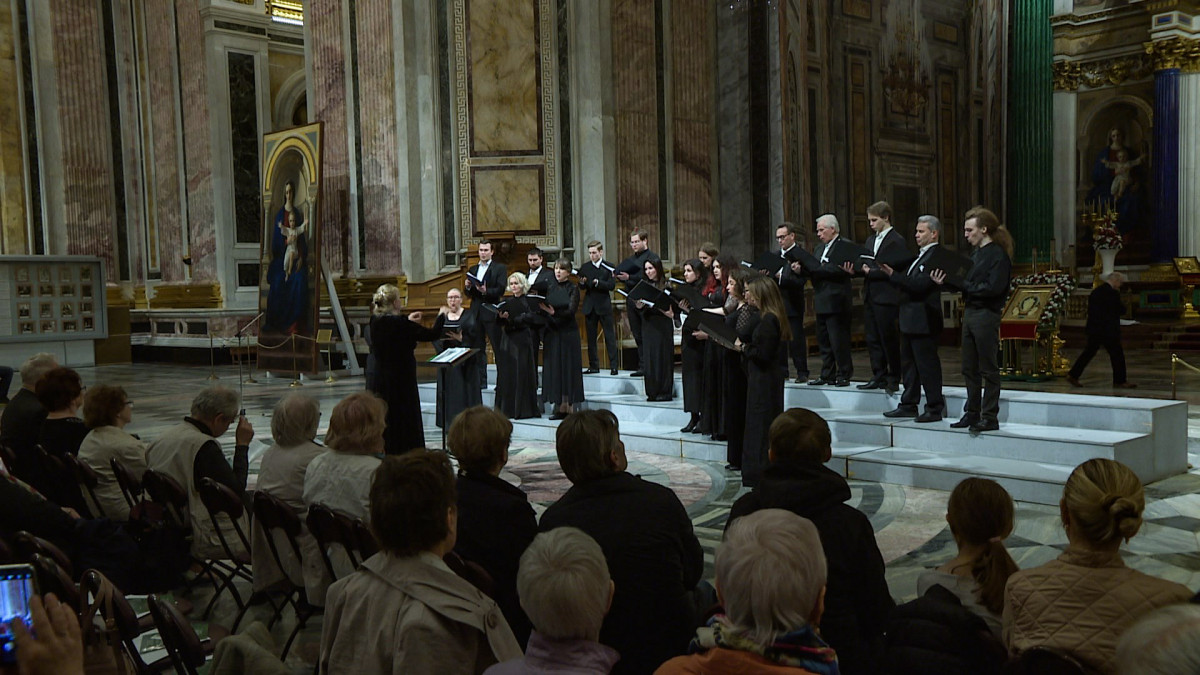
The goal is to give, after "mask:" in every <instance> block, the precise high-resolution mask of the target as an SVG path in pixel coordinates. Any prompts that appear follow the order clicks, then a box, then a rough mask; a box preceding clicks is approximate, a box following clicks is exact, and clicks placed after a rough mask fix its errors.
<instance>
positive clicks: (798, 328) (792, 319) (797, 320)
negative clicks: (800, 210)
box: [775, 222, 808, 384]
mask: <svg viewBox="0 0 1200 675" xmlns="http://www.w3.org/2000/svg"><path fill="white" fill-rule="evenodd" d="M796 229H797V228H796V226H795V225H794V224H792V223H788V222H784V223H780V225H779V227H777V228H775V241H777V242H779V255H780V256H781V257H783V258H784V259H785V260H786V259H787V254H788V251H791V250H792V247H794V246H796ZM775 281H776V282H778V283H779V294H780V295H782V296H783V307H784V309H786V310H787V318H788V324H789V325H790V326H791V329H792V341H791V342H789V343H787V350H788V352H789V353H791V355H792V365H794V366H795V367H796V384H802V383H804V381H805V380H807V379H808V340H807V339H806V338H805V335H804V286H805V284H806V283H808V280H807V279H806V278H805V277H804V275H803V274H802V273H800V272H796V271H795V270H793V269H792V268H791V266H790V265H788V264H787V263H784V265H783V267H781V268H779V272H778V273H776V275H775ZM787 369H788V367H787V361H786V360H785V361H784V363H783V379H785V380H786V379H787V377H788V372H787Z"/></svg>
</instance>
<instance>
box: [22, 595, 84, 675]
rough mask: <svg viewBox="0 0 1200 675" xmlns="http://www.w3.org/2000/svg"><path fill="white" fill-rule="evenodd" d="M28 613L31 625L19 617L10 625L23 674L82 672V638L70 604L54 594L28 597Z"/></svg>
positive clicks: (79, 673) (40, 674)
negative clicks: (61, 600) (27, 624)
mask: <svg viewBox="0 0 1200 675" xmlns="http://www.w3.org/2000/svg"><path fill="white" fill-rule="evenodd" d="M29 615H30V618H31V619H33V622H32V624H31V625H30V626H26V625H25V622H24V621H23V620H22V619H19V618H18V619H17V620H15V621H13V622H12V623H11V624H9V626H10V628H11V630H12V632H13V638H14V639H15V641H16V647H17V666H18V667H19V668H20V671H21V675H83V673H84V667H83V666H84V663H83V638H82V636H81V635H80V630H79V621H78V620H77V619H76V617H75V613H74V612H73V611H72V610H71V607H70V606H68V605H67V604H66V603H62V602H59V601H58V598H56V597H54V594H53V593H47V594H46V599H45V600H44V601H43V600H42V597H41V596H38V595H35V596H33V597H31V598H30V599H29Z"/></svg>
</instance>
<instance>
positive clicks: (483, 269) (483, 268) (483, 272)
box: [475, 260, 492, 281]
mask: <svg viewBox="0 0 1200 675" xmlns="http://www.w3.org/2000/svg"><path fill="white" fill-rule="evenodd" d="M491 264H492V261H490V260H489V261H487V262H483V261H480V262H479V267H477V268H475V276H476V277H478V278H479V280H480V281H483V278H484V277H485V276H487V271H488V266H490V265H491Z"/></svg>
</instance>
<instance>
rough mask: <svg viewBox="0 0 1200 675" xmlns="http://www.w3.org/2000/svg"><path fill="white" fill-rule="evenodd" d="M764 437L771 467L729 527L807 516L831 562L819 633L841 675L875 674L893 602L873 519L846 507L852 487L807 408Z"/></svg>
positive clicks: (825, 429)
mask: <svg viewBox="0 0 1200 675" xmlns="http://www.w3.org/2000/svg"><path fill="white" fill-rule="evenodd" d="M768 434H769V441H770V450H769V451H768V459H769V460H770V464H769V465H768V466H767V468H766V469H765V470H764V471H763V477H762V484H761V485H760V486H759V487H758V488H756V489H755V490H754V491H753V492H751V493H749V494H746V495H743V496H742V497H741V498H740V499H738V500H737V501H736V502H734V505H733V508H732V509H731V510H730V512H729V521H728V523H730V524H731V523H733V522H734V520H735V519H736V518H738V517H741V516H744V515H746V514H750V513H754V512H756V511H758V510H760V509H786V510H788V511H791V512H793V513H795V514H797V515H799V516H802V517H804V518H808V519H810V520H811V521H812V522H813V524H814V525H815V526H816V528H817V531H818V532H819V533H820V535H821V544H822V546H823V548H824V553H825V556H826V558H828V560H829V588H828V592H827V594H826V596H825V613H824V619H823V621H822V623H821V635H822V636H823V637H824V638H825V639H826V640H827V641H828V642H829V644H830V645H832V646H833V648H834V649H836V650H837V653H838V661H839V664H840V666H841V669H842V672H845V673H852V674H853V673H875V672H878V670H879V665H880V664H879V656H880V653H881V651H882V649H883V627H884V624H885V622H886V621H887V615H888V612H889V611H891V609H892V607H893V604H894V603H893V602H892V596H891V594H890V593H889V592H888V586H887V581H886V580H885V579H884V565H883V556H882V555H881V554H880V553H879V546H878V545H877V544H876V543H875V532H874V530H873V529H872V527H871V522H870V521H869V520H868V519H867V517H866V516H865V515H863V513H862V512H861V511H859V510H858V509H855V508H854V507H852V506H849V505H848V504H846V503H845V502H846V500H848V499H850V486H849V485H847V484H846V480H845V479H844V478H842V477H841V476H839V475H838V474H837V473H835V472H834V471H832V470H831V469H829V468H828V467H826V466H825V465H824V463H825V462H828V461H829V460H830V458H831V457H832V456H833V450H832V438H831V435H830V432H829V425H828V424H827V423H826V422H825V420H823V419H821V417H820V415H817V414H816V413H814V412H812V411H811V410H806V409H804V408H792V409H790V410H786V411H784V412H783V413H782V414H780V415H779V416H778V417H776V418H775V421H774V422H772V423H771V428H770V430H769V432H768ZM726 527H727V528H728V527H729V525H728V524H727V526H726Z"/></svg>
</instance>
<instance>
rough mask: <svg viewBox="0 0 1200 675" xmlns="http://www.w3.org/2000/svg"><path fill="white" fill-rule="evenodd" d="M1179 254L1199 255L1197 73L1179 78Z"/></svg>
mask: <svg viewBox="0 0 1200 675" xmlns="http://www.w3.org/2000/svg"><path fill="white" fill-rule="evenodd" d="M1178 226H1179V252H1178V253H1176V255H1180V256H1194V255H1200V73H1195V72H1187V71H1184V72H1183V73H1182V74H1181V75H1180V77H1179V221H1178Z"/></svg>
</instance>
